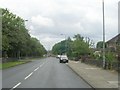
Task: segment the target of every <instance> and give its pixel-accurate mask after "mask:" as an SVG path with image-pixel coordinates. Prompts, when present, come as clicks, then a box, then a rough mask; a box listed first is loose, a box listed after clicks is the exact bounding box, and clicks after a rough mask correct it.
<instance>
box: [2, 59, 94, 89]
mask: <svg viewBox="0 0 120 90" xmlns="http://www.w3.org/2000/svg"><path fill="white" fill-rule="evenodd" d="M2 87H3V88H10V89H12V90H13V89H16V88H91V90H92V87H91V86H90V85H89V84H88V83H86V82H85V81H84V80H83V79H82V78H80V77H79V76H78V75H77V74H76V73H75V72H74V71H73V70H71V69H70V68H69V67H68V66H67V65H66V64H65V63H59V60H58V59H56V58H53V57H49V58H44V59H40V60H34V61H32V62H30V63H27V64H23V65H19V66H16V67H12V68H9V69H5V70H3V71H2Z"/></svg>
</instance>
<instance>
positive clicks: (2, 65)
mask: <svg viewBox="0 0 120 90" xmlns="http://www.w3.org/2000/svg"><path fill="white" fill-rule="evenodd" d="M42 58H45V57H38V58H28V59H27V58H26V59H21V60H20V61H14V62H6V63H0V69H7V68H10V67H14V66H17V65H21V64H25V63H28V62H31V61H33V60H38V59H42Z"/></svg>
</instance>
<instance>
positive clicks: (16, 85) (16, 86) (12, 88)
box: [12, 82, 21, 90]
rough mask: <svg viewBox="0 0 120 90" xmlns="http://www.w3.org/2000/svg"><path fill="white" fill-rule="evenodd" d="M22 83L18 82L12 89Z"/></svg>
mask: <svg viewBox="0 0 120 90" xmlns="http://www.w3.org/2000/svg"><path fill="white" fill-rule="evenodd" d="M20 84H21V82H19V83H18V84H16V85H15V86H14V87H13V88H12V90H13V89H15V88H16V87H18V86H19V85H20Z"/></svg>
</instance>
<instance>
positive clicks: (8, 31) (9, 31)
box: [2, 9, 46, 58]
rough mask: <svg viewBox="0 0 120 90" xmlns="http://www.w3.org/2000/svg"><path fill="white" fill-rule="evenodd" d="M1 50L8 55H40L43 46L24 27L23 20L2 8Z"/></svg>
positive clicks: (42, 51) (42, 52)
mask: <svg viewBox="0 0 120 90" xmlns="http://www.w3.org/2000/svg"><path fill="white" fill-rule="evenodd" d="M2 52H3V56H6V55H4V54H7V56H8V57H14V58H18V57H19V56H20V55H21V57H25V56H42V55H43V54H45V53H46V50H45V48H44V47H43V46H42V45H41V43H40V42H39V41H38V40H37V39H36V38H32V37H31V36H30V35H29V33H28V30H27V29H26V28H25V20H23V19H22V18H21V17H19V16H16V15H14V14H13V13H11V12H9V11H8V10H7V9H2Z"/></svg>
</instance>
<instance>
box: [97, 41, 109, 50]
mask: <svg viewBox="0 0 120 90" xmlns="http://www.w3.org/2000/svg"><path fill="white" fill-rule="evenodd" d="M106 47H107V45H106V43H105V48H106ZM96 48H99V49H101V48H103V41H99V42H98V43H97V45H96Z"/></svg>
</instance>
